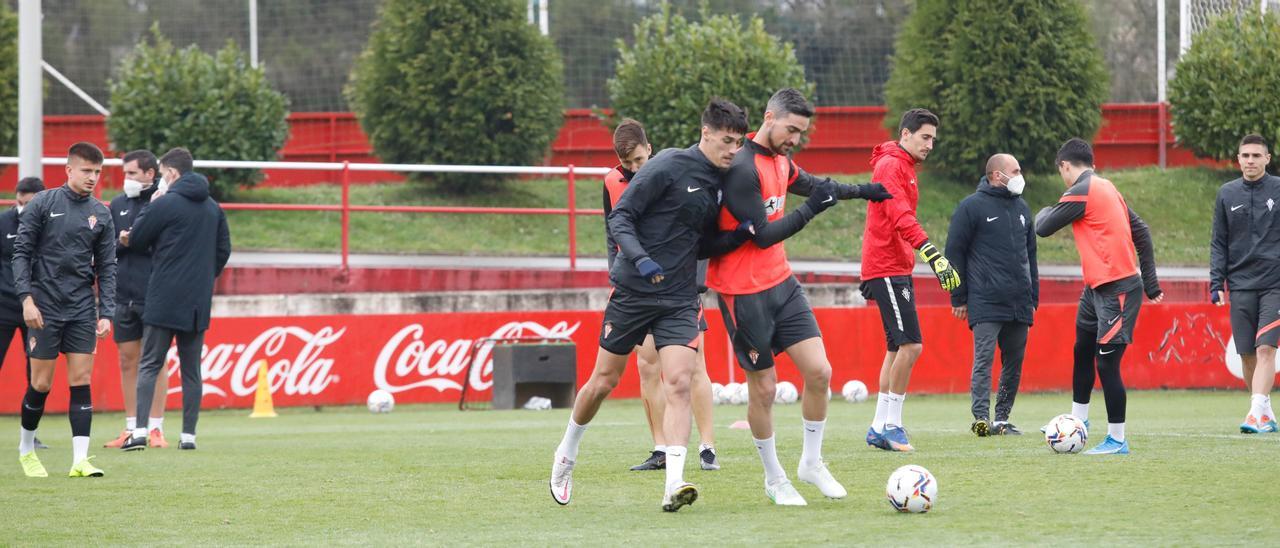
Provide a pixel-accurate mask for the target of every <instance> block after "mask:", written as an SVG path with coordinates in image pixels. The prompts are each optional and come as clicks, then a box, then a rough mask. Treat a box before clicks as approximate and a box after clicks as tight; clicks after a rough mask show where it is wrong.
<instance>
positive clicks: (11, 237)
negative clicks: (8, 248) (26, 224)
mask: <svg viewBox="0 0 1280 548" xmlns="http://www.w3.org/2000/svg"><path fill="white" fill-rule="evenodd" d="M4 237H5V238H8V239H10V240H12V239H14V238H17V237H18V235H17V234H5V235H4Z"/></svg>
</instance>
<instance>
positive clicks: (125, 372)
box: [103, 324, 142, 449]
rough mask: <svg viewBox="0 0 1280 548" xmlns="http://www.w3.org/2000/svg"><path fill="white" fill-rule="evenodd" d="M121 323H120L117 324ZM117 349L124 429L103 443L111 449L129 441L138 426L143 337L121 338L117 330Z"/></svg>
mask: <svg viewBox="0 0 1280 548" xmlns="http://www.w3.org/2000/svg"><path fill="white" fill-rule="evenodd" d="M117 325H119V324H117ZM114 336H115V337H116V339H117V340H116V351H117V352H118V353H119V355H120V391H121V392H122V393H123V396H124V413H125V415H124V431H123V432H121V433H120V436H119V437H117V438H116V439H114V440H111V441H109V442H107V443H106V445H103V447H108V448H111V449H119V448H120V447H122V446H123V445H124V442H126V441H129V437H130V436H132V435H133V430H134V429H135V428H137V427H138V416H137V409H138V361H139V360H140V359H141V358H142V339H140V338H139V339H138V340H120V335H119V330H117V331H116V333H115V335H114Z"/></svg>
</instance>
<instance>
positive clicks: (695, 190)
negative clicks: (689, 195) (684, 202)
mask: <svg viewBox="0 0 1280 548" xmlns="http://www.w3.org/2000/svg"><path fill="white" fill-rule="evenodd" d="M685 190H688V191H689V192H697V191H699V190H702V187H700V186H691V187H689V188H687V189H685Z"/></svg>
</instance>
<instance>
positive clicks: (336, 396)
mask: <svg viewBox="0 0 1280 548" xmlns="http://www.w3.org/2000/svg"><path fill="white" fill-rule="evenodd" d="M708 312H709V313H708V314H707V317H708V320H709V321H710V324H711V330H710V331H708V333H707V340H706V360H707V369H708V372H709V373H710V375H711V378H712V380H713V381H716V382H720V383H726V382H729V381H731V380H736V381H739V382H741V381H742V374H741V371H738V370H737V369H736V367H735V366H734V365H732V362H730V361H729V357H728V356H729V354H728V352H727V346H728V345H727V340H726V337H725V334H724V333H725V332H724V327H723V323H722V321H721V319H720V315H719V313H718V312H717V311H715V310H710V311H708ZM816 312H817V317H818V323H819V325H820V326H821V328H822V330H823V333H824V335H825V338H824V340H825V342H826V346H827V354H828V356H829V358H830V360H831V364H832V371H833V373H832V377H833V385H834V386H835V388H834V389H835V390H837V391H838V390H839V388H840V385H842V384H843V383H844V382H846V381H849V380H853V379H859V380H862V381H864V382H866V383H867V385H868V386H869V387H871V389H872V390H875V389H876V385H877V375H878V374H879V369H880V363H881V360H882V359H883V357H884V351H885V340H884V332H883V331H882V330H881V327H880V318H879V315H878V313H877V311H876V309H875V308H874V307H860V308H823V309H818V310H817V311H816ZM1075 312H1076V307H1075V305H1046V306H1043V307H1041V308H1040V310H1039V311H1038V312H1037V314H1036V325H1035V326H1034V327H1033V328H1032V330H1031V337H1030V340H1029V343H1028V348H1027V357H1026V362H1025V365H1024V369H1023V378H1022V389H1023V390H1028V391H1037V390H1066V389H1068V388H1070V384H1071V351H1072V343H1073V338H1074V333H1075V327H1074V325H1075V324H1074V322H1075ZM920 318H921V324H922V330H923V333H924V354H923V356H922V357H921V359H920V361H919V362H918V363H917V365H916V367H915V370H914V372H913V374H912V379H911V391H912V392H913V393H948V392H967V391H968V389H969V370H970V356H971V355H972V335H971V333H970V331H969V329H968V327H967V325H966V324H965V323H964V322H962V321H960V320H957V319H956V318H954V317H952V315H951V311H950V309H949V308H945V307H924V308H922V309H921V310H920ZM601 321H602V312H601V311H554V312H492V313H449V314H407V315H374V316H308V317H255V318H215V319H214V320H213V324H212V326H211V328H210V329H209V331H208V333H207V335H206V337H205V350H204V354H203V359H202V362H201V366H200V367H201V372H202V374H203V377H204V406H205V407H206V408H219V407H251V406H252V405H253V399H254V391H255V389H256V383H257V377H258V371H257V366H256V365H255V364H257V363H258V362H260V361H263V360H265V362H266V363H267V367H268V375H267V378H268V381H269V383H270V386H271V392H272V396H273V399H274V402H275V404H276V405H277V406H299V405H349V404H361V403H363V402H364V401H365V398H366V397H367V396H368V394H369V392H371V391H373V390H375V389H379V388H381V389H384V390H387V391H390V392H391V393H393V394H394V395H395V397H396V401H397V403H427V402H457V401H458V398H459V396H460V394H461V392H460V391H461V389H462V387H463V385H464V384H466V385H468V387H469V390H475V391H476V395H477V396H479V397H480V398H481V399H487V397H488V393H489V389H490V387H491V385H492V376H491V371H492V367H493V363H492V357H491V353H490V348H491V347H490V346H489V345H485V344H481V345H479V346H478V351H477V352H476V353H475V356H474V359H475V361H476V362H477V363H478V364H479V366H478V367H476V368H473V370H472V374H471V375H470V376H468V375H467V370H468V368H467V365H468V363H467V362H468V357H469V355H470V351H471V349H472V346H473V343H475V342H476V341H477V340H480V339H485V338H506V337H567V338H569V339H572V340H573V342H574V343H575V344H576V347H577V362H578V363H577V371H578V383H579V384H581V383H583V382H585V381H586V379H587V377H588V376H589V375H590V373H591V369H592V366H593V364H594V361H595V357H596V352H597V350H598V347H597V345H596V341H597V339H598V337H599V333H600V324H601ZM1229 337H1230V326H1229V322H1228V321H1227V314H1226V311H1225V309H1222V308H1217V307H1213V306H1211V305H1189V304H1163V305H1151V304H1147V305H1146V306H1144V307H1143V309H1142V313H1141V316H1140V317H1139V321H1138V328H1137V332H1136V335H1135V341H1134V344H1133V346H1132V348H1130V349H1129V351H1128V352H1126V354H1125V358H1124V375H1125V382H1126V383H1127V384H1128V385H1129V386H1130V387H1133V388H1236V387H1240V386H1243V385H1242V383H1241V382H1240V381H1239V380H1238V376H1239V373H1238V367H1236V368H1235V369H1234V370H1232V369H1231V368H1229V367H1228V365H1227V360H1226V356H1227V355H1228V344H1229ZM20 352H21V350H20V349H19V348H18V347H17V345H13V346H12V347H11V349H10V351H9V355H8V356H7V357H6V360H5V367H4V369H3V370H2V371H0V413H16V412H17V411H18V406H19V405H20V402H21V399H22V394H23V390H24V387H25V379H23V367H22V364H21V354H20ZM117 359H118V358H117V354H116V348H115V345H114V344H113V343H112V342H110V341H109V340H108V341H104V342H102V343H101V344H100V345H99V348H98V353H97V357H96V365H95V368H94V373H93V399H94V406H95V408H96V409H98V410H107V411H109V410H119V409H121V407H122V401H123V400H122V399H121V394H120V371H119V367H118V366H117ZM633 363H634V358H633ZM165 373H167V376H166V377H164V379H165V380H166V382H167V383H168V386H169V387H170V388H169V393H170V399H169V406H170V408H176V407H178V406H179V405H180V402H181V397H180V393H181V388H180V382H179V375H178V372H177V358H176V353H175V351H174V349H170V353H169V356H168V360H167V363H166V367H165ZM778 373H779V377H780V378H781V379H783V380H790V381H792V382H795V383H797V384H798V383H800V382H801V381H800V378H799V376H798V375H797V374H796V372H795V369H794V367H792V365H791V363H790V361H788V360H787V359H786V358H785V357H780V359H779V360H778ZM638 395H639V381H638V378H637V376H636V372H635V369H634V367H632V368H630V369H629V370H628V372H627V374H626V375H625V376H624V377H623V381H622V383H621V384H620V385H619V387H618V389H617V390H616V391H615V392H614V396H615V397H636V396H638ZM66 403H67V390H66V371H65V368H64V367H63V366H62V364H61V360H60V362H59V366H58V372H57V375H56V377H55V380H54V390H53V393H52V395H51V396H50V399H49V404H48V405H49V409H50V410H52V411H64V410H65V409H66Z"/></svg>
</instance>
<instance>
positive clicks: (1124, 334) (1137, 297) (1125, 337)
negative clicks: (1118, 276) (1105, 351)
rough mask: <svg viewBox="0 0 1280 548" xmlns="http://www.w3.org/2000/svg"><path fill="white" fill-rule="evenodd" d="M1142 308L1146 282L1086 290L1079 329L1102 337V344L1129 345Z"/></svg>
mask: <svg viewBox="0 0 1280 548" xmlns="http://www.w3.org/2000/svg"><path fill="white" fill-rule="evenodd" d="M1141 308H1142V282H1141V280H1137V279H1125V280H1117V281H1114V282H1108V283H1105V284H1102V285H1100V286H1098V287H1097V288H1093V287H1085V288H1084V293H1082V294H1081V295H1080V308H1079V309H1078V310H1077V311H1076V327H1077V328H1079V329H1082V330H1084V331H1094V332H1096V333H1097V334H1098V338H1097V341H1098V344H1129V343H1132V342H1133V328H1134V327H1135V326H1137V325H1138V310H1140V309H1141Z"/></svg>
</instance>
